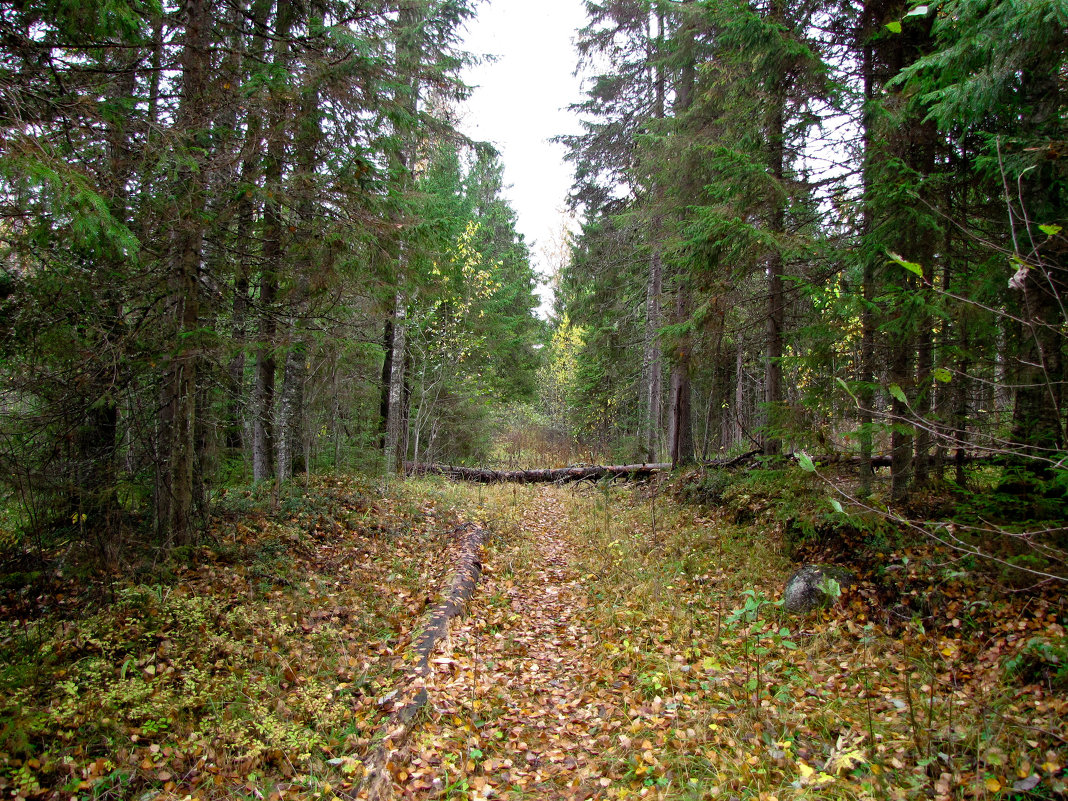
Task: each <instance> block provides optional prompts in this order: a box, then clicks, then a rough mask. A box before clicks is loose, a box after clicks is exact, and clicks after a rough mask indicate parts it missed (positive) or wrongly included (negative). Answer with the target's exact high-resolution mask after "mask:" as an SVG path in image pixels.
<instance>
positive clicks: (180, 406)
mask: <svg viewBox="0 0 1068 801" xmlns="http://www.w3.org/2000/svg"><path fill="white" fill-rule="evenodd" d="M211 12H212V7H211V3H210V2H208V0H188V2H187V3H186V5H185V13H186V21H185V45H184V49H183V52H182V96H181V101H180V104H179V108H178V115H177V120H176V123H175V126H176V128H177V130H178V132H179V133H180V134H181V135H182V136H184V137H185V141H184V143H183V144H184V145H185V146H186V147H188V148H189V150H190V152H189V154H188V158H189V159H190V160H192V161H193V162H195V163H196V165H195V166H183V167H181V168H180V169H179V172H178V184H177V198H178V219H177V221H176V223H175V232H174V237H173V239H172V242H173V245H172V249H171V255H170V276H169V278H170V280H169V282H168V299H167V300H168V310H169V313H170V325H171V329H172V332H173V336H174V345H173V350H172V352H171V355H170V357H169V359H168V361H167V364H166V367H165V370H164V377H163V384H162V392H161V399H160V401H161V403H160V415H159V435H160V440H159V441H160V449H159V466H158V481H157V486H156V528H157V530H158V531H159V533H160V534H161V535H162V536H163V537H164V538H165V539H166V540H167V541H169V542H175V543H178V544H187V543H190V542H192V541H193V540H194V537H195V530H194V525H193V522H194V521H193V519H192V517H193V497H194V492H193V468H194V456H195V447H196V445H195V442H194V436H195V414H196V378H197V364H198V361H199V358H200V354H199V352H198V346H197V344H196V341H195V338H196V331H197V329H198V327H199V324H200V288H199V283H198V280H197V278H198V273H199V270H200V260H201V249H202V247H203V239H204V209H205V198H204V187H205V181H206V176H205V170H204V169H203V166H204V165H203V163H202V161H203V156H202V155H200V154H202V153H203V149H202V148H203V147H204V144H205V143H202V142H200V141H199V140H200V139H201V138H202V137H204V135H205V131H206V130H207V128H208V125H207V123H208V119H207V96H208V90H209V70H210V66H211V51H210V49H209V48H210V43H211ZM179 163H182V162H179Z"/></svg>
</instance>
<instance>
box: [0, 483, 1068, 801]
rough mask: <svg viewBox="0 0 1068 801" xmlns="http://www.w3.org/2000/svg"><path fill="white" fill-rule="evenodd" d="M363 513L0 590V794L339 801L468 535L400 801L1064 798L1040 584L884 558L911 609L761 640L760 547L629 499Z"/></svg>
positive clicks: (763, 540) (765, 565) (678, 508)
mask: <svg viewBox="0 0 1068 801" xmlns="http://www.w3.org/2000/svg"><path fill="white" fill-rule="evenodd" d="M383 490H384V488H380V487H377V486H372V485H370V484H369V483H367V482H365V481H360V480H356V479H337V478H331V479H320V480H316V482H315V484H314V485H312V486H310V487H308V488H307V489H304V490H300V489H297V490H296V491H295V492H294V493H293V495H292V496H291V497H288V498H285V499H282V500H281V502H280V504H279V506H278V508H277V509H275V510H273V511H272V510H271V509H270V508H269V504H266V503H265V502H264V499H262V498H259V499H257V498H255V497H252V496H250V495H244V496H239V497H236V498H230V499H229V500H228V501H227V502H224V504H223V505H222V512H221V513H220V514H219V516H218V517H217V518H216V520H215V523H214V526H213V530H212V541H213V544H212V546H211V547H210V548H207V547H206V548H202V549H198V550H197V551H196V552H195V553H192V554H190V555H189V557H190V558H189V559H188V561H187V562H186V563H182V564H177V565H174V566H172V568H170V570H171V573H170V575H166V576H164V575H158V576H154V577H148V576H146V577H144V580H143V581H139V582H134V583H132V582H120V581H114V582H113V583H111V584H109V585H107V586H98V587H96V589H95V595H94V592H93V591H90V592H88V593H86V592H82V593H81V594H80V595H79V590H78V585H77V582H75V581H74V580H73V579H67V578H64V577H63V576H62V575H61V573H62V570H56V571H54V575H53V576H52V577H51V578H50V579H49V581H51V582H52V583H51V584H50V585H48V586H46V587H44V588H42V587H41V586H39V585H38V586H32V585H30V586H27V587H23V588H15V587H7V588H5V590H4V592H3V595H2V596H0V613H2V614H0V625H2V628H0V656H2V657H3V659H2V661H0V689H2V690H3V692H2V695H0V698H2V699H3V700H2V701H0V704H2V708H0V709H2V724H3V725H2V728H0V791H2V792H3V794H4V795H5V796H6V797H12V798H63V799H68V798H79V799H81V798H86V799H88V798H101V799H103V798H134V797H136V798H139V799H145V801H148V800H149V799H178V798H182V799H185V798H202V799H223V798H225V799H230V798H234V799H239V798H240V799H253V798H256V799H271V800H272V801H274V800H275V799H277V801H281V799H287V798H338V797H340V798H352V797H360V794H361V789H360V786H359V779H360V776H361V772H362V768H363V766H362V762H361V759H362V758H363V757H364V755H365V754H367V752H368V750H369V749H370V748H371V747H372V746H373V745H374V739H373V738H374V737H375V736H376V732H378V731H379V730H380V726H381V724H382V722H383V721H384V720H386V717H387V714H388V712H389V710H390V709H391V707H392V706H393V704H394V703H395V702H396V700H397V697H398V696H397V693H398V692H401V691H403V683H402V681H403V678H404V677H405V676H406V675H407V671H408V669H409V667H410V658H409V656H410V654H411V651H412V648H411V645H412V638H413V637H414V636H416V635H417V631H415V629H414V628H413V627H415V626H417V624H418V623H419V621H420V620H421V619H422V618H423V616H424V614H425V612H426V610H427V609H428V607H431V606H432V605H433V604H434V603H436V599H437V598H438V597H439V596H440V593H441V591H442V589H443V586H444V583H445V582H446V581H447V580H448V578H449V577H448V575H447V574H448V570H449V566H450V565H451V564H452V563H453V559H454V557H455V554H456V553H457V548H458V544H459V543H458V538H457V537H456V536H455V531H456V526H457V524H458V523H459V522H460V521H462V520H467V521H473V522H475V523H483V524H485V525H486V526H487V527H489V528H491V529H492V530H493V531H494V532H495V538H494V541H493V543H492V544H491V546H490V548H489V552H488V553H487V554H486V557H485V560H484V571H483V576H482V583H481V584H480V586H479V587H478V590H477V592H476V593H475V596H474V599H473V600H472V602H471V603H470V606H469V609H468V614H467V616H466V617H464V618H462V619H460V620H458V621H454V623H453V626H452V631H451V636H450V637H449V639H448V642H447V645H446V647H445V648H444V649H442V650H441V651H439V652H438V653H436V654H435V655H434V656H433V657H432V659H431V660H430V664H431V667H432V675H431V676H430V678H429V680H428V682H427V690H428V692H429V699H430V703H429V705H428V706H427V707H425V708H424V711H423V713H422V717H421V718H420V719H419V720H418V725H417V726H416V728H415V731H414V732H413V734H412V736H411V737H410V738H409V740H408V744H407V748H406V750H405V751H402V752H401V754H400V755H399V756H398V758H396V759H394V760H393V761H392V762H391V763H390V764H389V770H390V772H391V778H392V785H393V791H394V792H395V794H396V795H397V796H399V797H403V798H419V799H423V798H427V799H430V798H434V799H437V798H465V799H482V798H514V799H520V798H546V799H557V798H558V799H589V798H605V799H614V798H663V799H668V798H672V799H673V798H680V799H683V798H684V799H704V798H726V799H749V798H752V799H762V800H763V801H772V799H788V798H789V799H802V798H828V799H839V798H841V799H863V798H916V797H930V798H939V799H942V798H946V799H948V798H991V799H993V798H1028V797H1031V798H1054V797H1063V795H1064V794H1065V773H1064V770H1065V758H1064V755H1065V748H1064V746H1065V742H1066V739H1065V738H1066V735H1068V732H1066V724H1065V721H1066V719H1068V700H1066V697H1065V696H1066V693H1065V687H1064V684H1063V683H1062V680H1061V679H1059V678H1058V677H1059V676H1060V674H1059V673H1056V674H1055V673H1054V672H1051V671H1053V670H1055V669H1056V667H1057V664H1058V663H1057V659H1058V658H1060V657H1059V656H1058V655H1059V654H1060V651H1058V650H1057V648H1058V647H1062V646H1063V643H1064V624H1065V620H1064V605H1063V598H1060V597H1059V596H1058V595H1057V594H1056V593H1055V592H1054V593H1037V594H1032V595H1030V596H1027V597H1026V598H1025V597H1024V596H1022V595H1021V596H1012V595H1009V596H1007V597H1002V598H1000V599H996V598H995V597H994V596H993V595H989V594H984V593H983V592H980V591H976V590H975V589H974V588H971V589H969V588H967V587H966V586H964V584H962V580H961V579H960V578H959V577H958V578H952V579H946V578H942V579H939V578H937V576H936V575H935V574H933V573H928V574H925V573H924V572H923V568H922V565H923V564H924V560H923V559H921V558H920V554H918V553H917V552H915V551H910V552H909V553H910V554H911V557H912V558H911V561H907V560H906V559H905V558H902V559H901V560H900V561H901V562H902V564H901V565H900V567H901V573H902V577H903V581H902V587H903V590H902V592H903V594H909V593H913V594H914V593H916V592H917V590H916V588H917V587H920V588H922V587H924V586H929V587H936V588H937V589H938V591H939V593H940V595H939V596H938V597H939V606H940V609H939V610H938V614H933V613H931V612H930V610H927V612H925V613H924V614H919V613H917V614H915V615H914V617H913V618H912V619H910V620H903V619H901V618H900V616H896V617H895V616H894V615H891V614H888V612H887V610H886V609H885V608H884V607H882V606H880V600H881V599H880V593H879V591H878V588H877V586H876V582H874V581H872V580H870V577H864V576H862V577H861V580H860V581H859V582H858V583H857V584H856V585H855V586H854V587H851V588H850V589H849V590H848V592H846V593H844V594H843V597H842V599H841V601H840V602H839V603H838V604H837V605H836V606H835V607H834V608H832V609H829V610H824V611H822V612H818V613H814V614H813V615H810V616H809V617H806V618H788V617H785V616H784V615H783V613H782V612H781V610H780V608H779V606H778V604H777V599H778V596H779V591H780V588H781V586H782V582H783V580H784V579H785V577H786V575H787V574H788V573H789V571H790V570H791V568H792V565H791V564H790V563H789V561H788V560H787V559H786V558H785V557H784V555H783V550H784V546H783V544H782V542H781V536H778V534H777V532H776V530H775V529H774V527H773V526H771V525H769V524H767V522H766V521H763V520H762V519H760V518H757V519H755V520H753V521H750V522H749V523H747V524H746V525H738V524H734V523H732V522H729V521H727V520H724V519H721V518H720V517H718V512H717V510H716V509H714V508H712V509H709V508H705V507H697V506H690V505H680V504H676V503H675V502H673V501H671V500H669V499H668V498H667V497H664V495H663V494H662V493H661V491H660V490H659V489H658V487H657V485H655V484H653V485H648V486H638V487H632V486H628V487H612V486H608V485H598V486H589V485H582V486H573V487H571V488H569V489H562V488H554V487H544V486H543V487H536V488H535V487H515V486H512V487H491V488H482V487H479V488H471V487H463V486H458V485H453V484H448V483H445V482H443V481H440V480H424V481H419V482H411V483H408V484H395V485H393V486H392V487H391V488H389V490H388V491H383ZM895 566H896V565H891V567H895ZM908 588H912V589H908ZM1051 666H1052V668H1051Z"/></svg>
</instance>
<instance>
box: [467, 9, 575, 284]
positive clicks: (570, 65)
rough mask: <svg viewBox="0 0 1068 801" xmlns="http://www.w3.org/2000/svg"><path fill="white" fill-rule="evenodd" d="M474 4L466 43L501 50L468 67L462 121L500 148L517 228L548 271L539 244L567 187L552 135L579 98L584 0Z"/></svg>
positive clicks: (549, 234)
mask: <svg viewBox="0 0 1068 801" xmlns="http://www.w3.org/2000/svg"><path fill="white" fill-rule="evenodd" d="M477 11H478V16H477V18H476V19H474V20H472V21H471V22H470V24H469V25H468V35H467V37H466V42H465V47H466V49H467V50H468V51H470V52H472V53H476V54H492V55H495V56H498V58H497V60H496V62H494V63H487V64H483V65H482V66H480V67H477V68H474V69H471V70H468V71H467V72H466V73H465V75H464V79H465V80H466V82H467V83H468V84H469V85H471V86H474V87H476V88H475V91H474V93H473V95H472V97H471V99H470V100H469V101H468V102H467V104H466V106H467V113H466V115H465V116H464V119H463V121H462V122H461V125H460V127H461V129H462V130H463V131H464V133H466V134H467V135H468V136H470V137H471V138H472V139H477V140H481V141H488V142H492V143H493V144H494V145H495V146H496V147H497V149H498V150H499V151H500V153H501V161H502V162H503V164H504V180H505V184H506V185H510V188H509V189H508V190H507V192H506V194H507V197H508V200H509V201H510V202H511V204H512V208H513V209H515V212H516V214H517V215H518V217H519V221H518V228H519V230H520V232H521V233H523V234H524V235H525V236H526V240H527V244H528V245H529V246H531V254H532V256H533V259H534V262H535V265H536V266H537V267H538V268H539V269H540V270H541V271H542V272H543V273H545V272H547V271H548V269H549V265H546V264H544V263H543V262H544V258H543V254H542V253H541V249H542V247H544V246H546V245H550V244H551V243H552V241H553V240H554V239H558V238H559V232H560V229H561V226H562V224H563V219H564V215H563V208H564V205H565V201H566V197H567V193H568V191H569V190H570V188H571V165H570V164H566V163H565V162H564V148H563V146H562V145H556V144H552V143H550V142H549V139H550V138H551V137H553V136H557V135H559V134H564V133H575V132H577V130H578V123H577V120H576V118H575V116H574V115H572V114H570V113H569V112H568V111H567V106H568V105H569V104H570V103H574V102H577V101H579V100H580V99H581V92H580V82H579V80H578V79H577V78H575V77H574V75H573V74H572V73H573V72H574V71H575V63H576V60H577V56H576V54H575V51H574V48H573V47H572V40H573V38H574V36H575V33H576V32H577V31H578V29H579V28H580V27H582V26H583V25H585V23H586V15H585V10H584V3H583V0H487V1H486V2H483V3H482V4H480V5H479V6H478V8H477Z"/></svg>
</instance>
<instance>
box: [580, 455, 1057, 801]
mask: <svg viewBox="0 0 1068 801" xmlns="http://www.w3.org/2000/svg"><path fill="white" fill-rule="evenodd" d="M796 472H797V473H799V472H800V471H796ZM717 482H718V483H717ZM777 482H779V483H777ZM703 485H704V486H703V489H702V490H701V492H702V493H705V495H704V497H702V498H701V500H702V501H705V503H704V504H701V505H696V504H693V503H689V502H683V503H681V504H680V503H677V502H676V501H673V500H671V499H670V495H669V492H668V490H667V488H659V489H658V488H657V487H655V486H652V485H649V486H619V485H616V486H611V487H606V486H603V485H602V486H599V487H587V488H585V489H575V490H570V491H566V493H565V497H567V498H568V499H569V501H568V502H569V514H570V521H569V525H570V527H571V535H572V536H573V537H574V538H575V539H576V541H578V542H582V543H583V544H584V547H583V548H582V549H581V550H580V551H579V552H578V558H579V560H580V562H579V569H580V570H581V571H582V572H583V573H584V575H585V577H586V584H585V586H587V588H588V590H589V601H590V608H589V611H588V619H589V620H590V621H591V622H592V624H593V625H594V626H595V628H596V631H597V632H598V633H599V637H600V639H601V645H602V649H603V658H604V660H607V661H608V662H609V663H610V664H611V665H612V668H613V669H612V672H611V675H612V677H613V679H612V681H613V684H614V685H615V686H616V687H619V686H620V683H622V686H624V687H626V686H630V685H632V686H633V687H634V689H636V690H637V691H638V695H639V697H640V698H642V699H644V700H643V701H641V702H640V703H637V704H636V705H635V708H634V709H632V710H629V715H630V718H631V719H632V721H633V723H632V725H631V727H630V730H629V731H623V732H620V736H619V737H618V738H617V747H616V748H615V749H614V750H613V751H612V752H611V753H609V754H606V755H605V759H607V760H609V761H610V762H611V764H612V766H613V767H612V770H613V772H612V773H611V775H612V776H613V779H614V782H613V785H612V787H611V788H609V789H608V790H606V793H605V797H618V798H629V797H637V796H638V795H642V794H644V796H645V797H647V798H648V797H659V798H685V799H706V798H707V799H712V798H736V799H758V798H759V799H772V798H775V799H787V798H790V799H802V798H811V799H817V798H819V799H868V798H871V799H875V798H879V799H882V798H922V797H931V798H1004V799H1010V798H1055V797H1063V794H1064V793H1065V792H1066V781H1065V774H1064V766H1065V759H1064V744H1065V742H1068V740H1066V739H1065V738H1066V737H1068V726H1066V723H1065V721H1066V720H1068V692H1066V688H1065V685H1064V675H1065V670H1064V663H1063V659H1064V656H1065V652H1064V648H1065V647H1066V644H1068V641H1066V639H1065V623H1066V620H1065V611H1066V610H1065V606H1064V603H1063V597H1062V594H1061V593H1059V592H1058V591H1056V590H1055V589H1054V590H1051V591H1048V592H1045V591H1042V590H1041V589H1040V590H1036V591H1035V592H1032V593H1031V594H1030V595H1028V596H1026V597H1025V596H1022V595H1019V594H1012V593H1006V592H1004V591H1003V590H1002V589H1001V588H995V587H993V586H992V585H991V584H990V582H987V581H985V580H983V579H982V576H980V577H979V579H977V578H976V577H975V576H971V575H969V574H968V573H967V571H962V570H961V569H960V566H959V565H954V563H953V559H952V554H947V553H945V552H939V551H938V550H937V549H934V548H930V547H928V548H927V549H926V550H925V549H924V548H925V546H924V545H923V544H922V543H911V544H910V543H909V542H908V541H907V539H901V538H899V537H898V535H897V534H895V533H894V532H887V531H882V530H879V529H876V530H874V531H867V530H863V529H862V528H861V527H860V526H857V525H856V524H851V523H850V522H849V521H843V520H842V517H841V516H840V515H839V516H838V517H835V515H836V514H837V513H836V512H835V511H834V510H833V509H831V508H830V507H829V506H828V505H827V503H826V500H825V497H826V494H825V492H824V491H823V490H822V489H821V488H820V487H819V485H818V484H817V483H815V481H814V479H812V478H811V477H808V476H804V475H796V474H792V473H791V472H790V471H767V472H763V471H762V472H761V473H760V474H759V475H757V474H756V471H754V475H751V476H747V477H746V478H744V479H742V480H740V481H733V480H727V481H721V479H720V478H718V477H713V478H712V479H709V478H707V477H706V478H705V479H704V481H703ZM775 486H778V487H780V488H781V490H782V492H781V495H779V496H776V495H775V493H774V492H772V491H771V490H772V489H773V488H774V487H775ZM691 497H692V496H691ZM776 498H777V500H776ZM709 502H713V503H709ZM799 517H805V518H806V519H807V520H808V522H809V524H811V525H812V527H813V530H812V532H811V533H808V532H806V533H805V534H804V537H803V538H802V539H807V540H808V541H810V542H811V544H812V547H813V548H815V547H816V546H817V545H818V543H819V542H820V541H821V539H823V550H824V555H829V556H835V555H837V556H838V557H839V559H838V561H841V562H848V561H849V559H848V554H845V553H838V554H834V553H829V552H828V549H829V548H831V547H832V546H835V545H837V546H842V545H843V544H845V543H848V542H851V541H852V540H851V539H850V536H852V537H855V538H856V542H858V543H860V544H861V546H862V547H868V548H870V549H871V554H881V555H882V572H881V573H879V575H875V574H876V572H878V571H875V570H874V568H873V565H874V562H875V560H874V558H871V559H869V561H868V562H866V563H864V564H861V565H855V566H854V567H855V569H856V570H857V572H858V575H859V580H858V582H857V584H856V586H855V587H851V588H850V589H849V590H847V591H846V592H844V593H843V594H842V596H841V598H840V599H839V600H838V602H837V603H836V604H835V605H834V606H833V607H832V608H830V609H827V610H823V611H819V612H814V613H811V614H810V615H808V616H803V617H795V616H790V615H787V614H786V613H785V612H784V611H783V609H782V608H781V605H780V601H779V599H780V597H781V591H782V589H783V586H784V583H785V581H786V579H787V577H788V575H789V574H790V573H791V572H792V570H793V569H794V568H795V567H796V563H795V562H794V561H793V560H791V559H790V558H788V557H789V556H791V555H796V554H795V551H796V550H797V547H796V542H792V541H791V540H793V539H794V537H793V536H792V535H791V533H790V529H789V527H788V524H789V522H790V521H795V522H796V521H797V519H798V518H799ZM836 522H837V523H838V524H839V527H842V525H843V523H844V526H846V527H850V526H851V528H849V530H850V532H851V534H850V536H847V537H844V538H843V537H842V536H841V532H840V531H837V530H836V528H835V524H836ZM869 540H870V541H869ZM864 543H867V544H866V545H865V544H864ZM891 582H892V583H894V584H895V585H896V590H895V593H894V594H893V595H892V597H891V596H888V595H887V593H886V591H885V588H886V585H887V584H889V583H891ZM917 588H919V589H917ZM918 599H919V600H922V601H923V603H915V604H914V603H909V602H910V601H916V600H918ZM644 750H650V751H651V752H652V754H653V758H652V759H650V758H648V757H646V758H643V756H642V753H643V751H644Z"/></svg>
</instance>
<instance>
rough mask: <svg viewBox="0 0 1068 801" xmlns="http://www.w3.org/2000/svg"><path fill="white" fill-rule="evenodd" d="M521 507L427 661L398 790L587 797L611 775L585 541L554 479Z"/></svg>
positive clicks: (613, 713) (612, 722) (615, 710)
mask: <svg viewBox="0 0 1068 801" xmlns="http://www.w3.org/2000/svg"><path fill="white" fill-rule="evenodd" d="M535 492H536V495H535V500H534V501H533V502H530V503H527V504H525V506H524V508H523V509H522V510H520V511H519V512H518V513H519V514H521V519H520V520H519V521H518V525H517V528H518V529H519V531H521V532H523V534H521V535H520V536H521V537H522V539H523V540H524V541H523V542H519V543H511V544H505V545H503V546H502V547H498V548H497V549H496V551H497V556H496V557H490V558H489V559H488V560H487V563H486V565H485V573H484V575H483V581H482V584H481V585H480V587H479V590H478V592H477V594H476V599H475V601H474V602H473V604H472V606H471V609H470V613H469V614H468V615H467V616H466V617H465V618H464V619H463V620H462V621H460V622H459V623H457V624H455V628H454V632H453V635H452V639H451V645H450V647H449V648H446V649H445V652H444V654H443V655H441V656H439V657H438V658H436V659H435V660H434V667H435V679H434V681H433V686H432V687H431V688H430V698H431V708H430V712H429V715H428V719H427V720H426V721H425V723H424V724H423V725H422V726H421V727H420V728H419V729H417V730H416V732H415V733H414V736H413V738H412V740H411V749H410V760H409V762H408V764H407V766H406V768H404V769H403V770H402V771H400V772H398V773H395V778H396V779H397V780H398V781H397V783H396V785H395V788H396V790H397V794H398V796H400V797H406V798H436V797H442V796H445V795H451V794H453V793H455V794H456V796H457V797H461V796H462V797H467V798H472V797H473V798H485V797H489V798H518V797H536V798H557V799H585V798H596V797H601V796H602V795H603V791H604V788H605V787H607V786H608V785H609V784H610V782H609V779H608V778H606V777H605V776H603V775H602V770H603V765H601V764H600V763H599V760H598V755H599V754H603V753H604V751H606V750H607V748H608V747H609V745H610V738H612V737H613V733H614V732H617V731H618V730H619V729H620V728H621V727H622V726H624V725H625V723H626V720H625V719H624V718H623V715H622V711H621V710H622V705H621V704H620V703H619V700H620V699H618V698H614V697H613V695H614V693H613V691H612V688H611V686H610V685H608V686H607V687H606V686H604V685H601V686H600V687H597V686H595V684H594V683H593V682H591V681H590V679H591V677H592V675H593V673H594V672H596V671H597V670H598V669H597V666H596V664H597V663H596V657H597V653H596V650H597V649H596V647H595V638H594V636H593V634H592V633H591V631H590V630H589V629H588V628H587V627H586V626H585V625H584V621H583V612H584V607H585V605H586V602H585V591H584V589H583V587H582V577H581V576H580V575H578V574H577V572H576V570H575V568H574V567H573V565H572V558H573V554H574V553H575V550H576V549H577V548H579V547H581V544H579V543H576V542H573V541H572V540H570V539H569V538H568V534H567V532H568V526H567V515H566V511H565V510H564V508H563V505H562V503H561V501H560V498H559V495H558V493H559V492H560V491H559V490H554V489H551V488H541V489H538V490H536V491H535Z"/></svg>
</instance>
